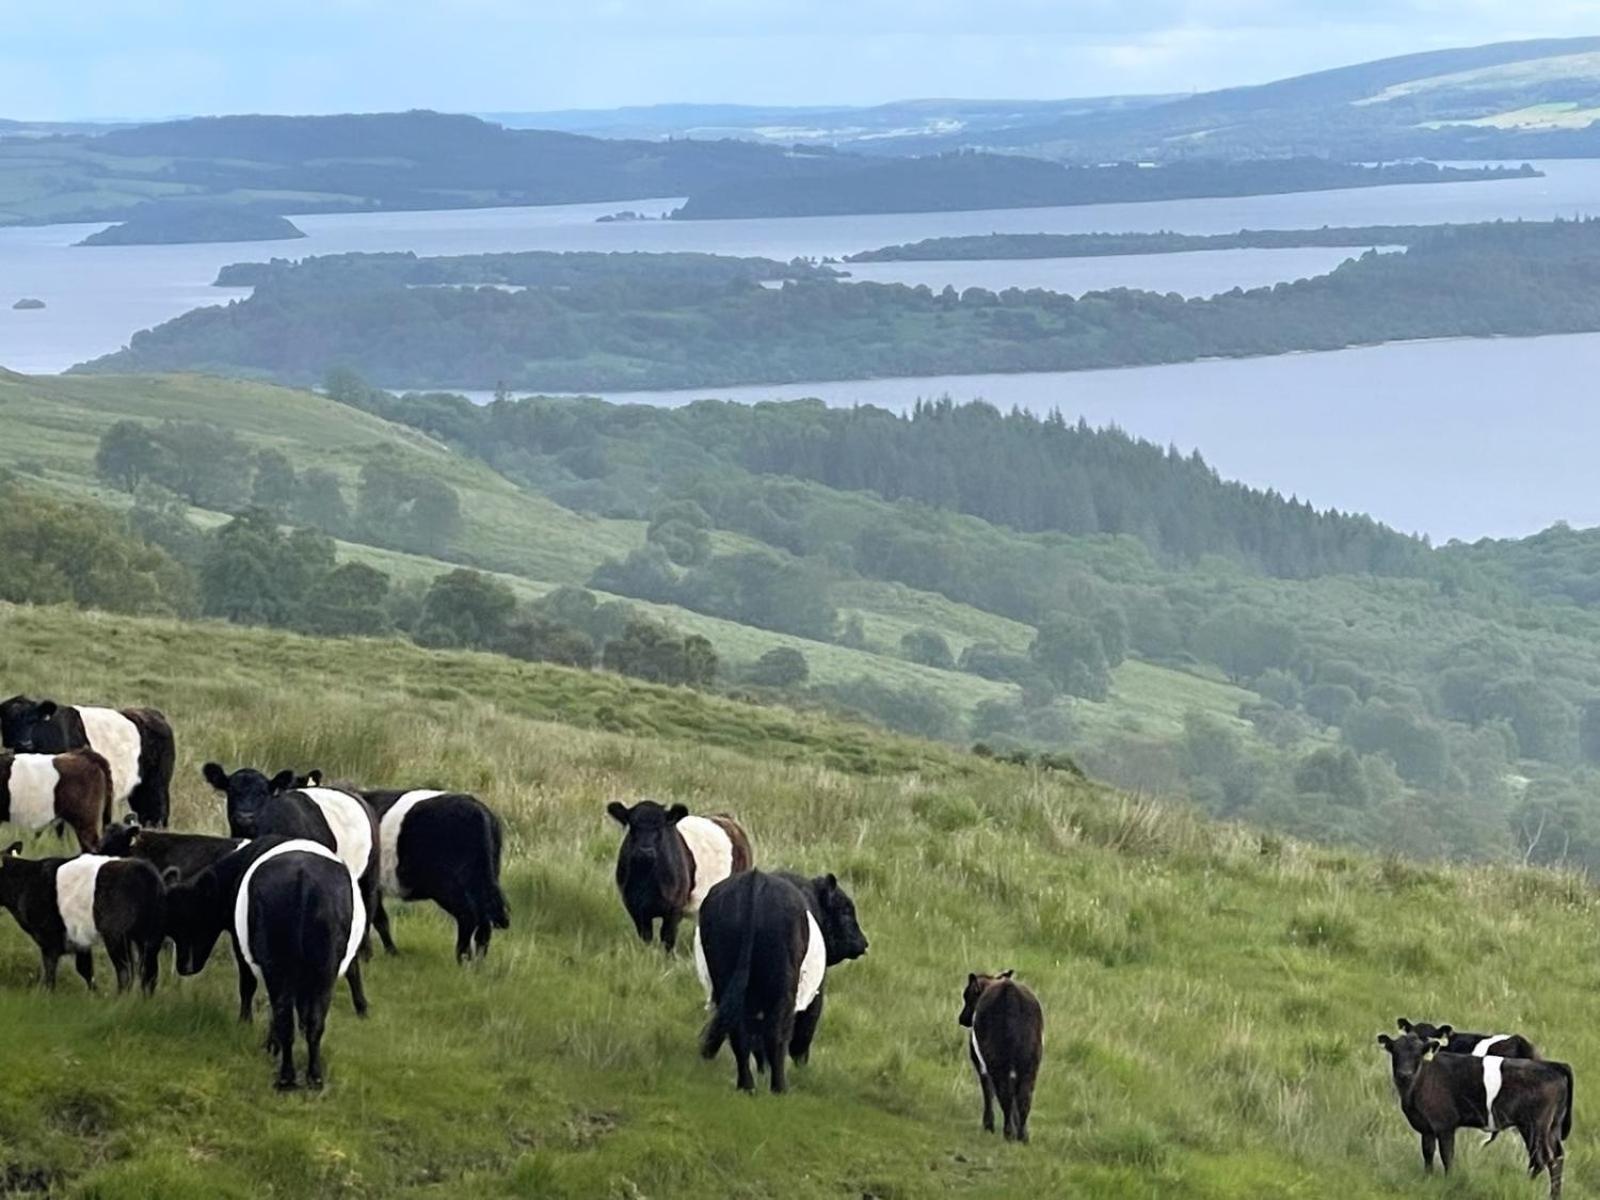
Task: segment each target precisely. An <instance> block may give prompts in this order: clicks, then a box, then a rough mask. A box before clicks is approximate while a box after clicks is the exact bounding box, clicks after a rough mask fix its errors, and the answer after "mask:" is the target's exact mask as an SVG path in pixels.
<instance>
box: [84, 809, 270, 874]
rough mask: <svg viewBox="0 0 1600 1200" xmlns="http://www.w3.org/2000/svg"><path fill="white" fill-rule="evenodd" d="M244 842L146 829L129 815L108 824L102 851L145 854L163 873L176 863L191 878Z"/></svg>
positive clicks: (119, 855)
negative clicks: (112, 823)
mask: <svg viewBox="0 0 1600 1200" xmlns="http://www.w3.org/2000/svg"><path fill="white" fill-rule="evenodd" d="M242 845H244V839H243V838H231V837H213V836H211V835H210V834H206V833H167V832H166V831H165V830H160V829H145V828H144V827H143V826H141V825H140V824H139V822H138V821H137V820H136V819H135V818H133V817H128V818H126V819H124V820H122V821H119V822H117V823H116V824H114V825H109V826H107V827H106V831H105V834H104V836H102V837H101V839H100V853H101V854H104V855H107V856H109V857H111V858H142V859H144V860H145V862H147V863H149V864H150V865H151V866H153V867H155V869H156V870H157V871H159V872H161V873H162V874H163V875H165V874H166V871H167V868H168V867H176V868H177V869H178V878H179V879H184V880H188V879H193V878H194V877H195V876H196V875H198V874H199V873H200V872H201V871H203V870H205V869H206V868H207V867H209V866H210V865H211V864H212V863H214V862H217V861H219V860H220V859H224V858H227V857H228V855H230V854H232V853H233V852H234V851H235V850H237V849H238V848H239V847H240V846H242Z"/></svg>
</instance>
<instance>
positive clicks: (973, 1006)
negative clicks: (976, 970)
mask: <svg viewBox="0 0 1600 1200" xmlns="http://www.w3.org/2000/svg"><path fill="white" fill-rule="evenodd" d="M1013 974H1015V972H1013V971H1001V972H1000V974H998V975H978V974H969V975H968V976H967V986H966V989H965V990H964V991H962V993H961V1015H960V1016H959V1017H957V1018H956V1021H957V1022H959V1023H960V1024H962V1025H965V1026H966V1027H967V1028H968V1029H971V1028H972V1018H973V1015H974V1014H975V1013H976V1012H977V1010H978V997H979V996H982V995H983V994H984V992H986V991H988V990H989V989H990V988H991V987H993V986H994V985H995V984H997V983H999V982H1000V981H1001V980H1002V979H1010V978H1011V976H1012V975H1013Z"/></svg>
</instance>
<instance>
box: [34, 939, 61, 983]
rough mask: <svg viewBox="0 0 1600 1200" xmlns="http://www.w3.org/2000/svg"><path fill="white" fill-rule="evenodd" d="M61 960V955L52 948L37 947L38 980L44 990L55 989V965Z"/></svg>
mask: <svg viewBox="0 0 1600 1200" xmlns="http://www.w3.org/2000/svg"><path fill="white" fill-rule="evenodd" d="M60 962H61V955H60V954H58V953H56V952H55V951H54V950H47V949H46V948H45V947H43V946H40V947H39V982H40V983H41V984H43V985H44V987H45V988H46V990H48V991H52V992H53V991H55V990H56V967H57V966H58V965H59V964H60Z"/></svg>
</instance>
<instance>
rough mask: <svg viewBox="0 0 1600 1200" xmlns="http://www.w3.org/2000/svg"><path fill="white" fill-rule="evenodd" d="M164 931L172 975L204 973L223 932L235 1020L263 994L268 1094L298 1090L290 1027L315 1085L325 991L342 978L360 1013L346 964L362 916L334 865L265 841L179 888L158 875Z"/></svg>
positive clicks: (357, 971) (293, 841) (357, 898)
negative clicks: (235, 997)
mask: <svg viewBox="0 0 1600 1200" xmlns="http://www.w3.org/2000/svg"><path fill="white" fill-rule="evenodd" d="M167 881H168V894H167V902H168V907H169V910H170V915H169V928H170V930H171V933H172V938H173V941H174V942H176V943H177V948H178V955H177V962H178V973H179V974H180V975H193V974H195V973H197V972H198V971H200V969H201V968H203V967H204V966H205V965H206V960H207V959H209V958H210V957H211V951H212V949H213V948H214V947H215V946H216V944H217V939H218V938H219V937H221V936H222V931H223V929H227V931H228V933H229V935H230V936H231V938H232V940H233V952H234V959H235V961H236V962H237V963H238V967H239V1019H240V1020H241V1021H249V1020H250V1019H251V1017H252V1015H253V1011H252V1010H253V1008H254V1005H255V996H256V988H257V987H258V986H261V987H265V988H266V989H267V1000H268V1002H269V1004H270V1005H271V1008H272V1028H271V1032H270V1033H269V1034H268V1036H267V1049H268V1050H270V1051H272V1052H273V1053H275V1054H277V1055H278V1056H279V1065H278V1078H277V1086H278V1087H279V1088H280V1089H287V1088H293V1087H296V1086H298V1084H299V1079H298V1076H297V1075H296V1073H295V1065H294V1034H295V1019H296V1017H297V1016H298V1018H299V1022H300V1032H301V1033H302V1034H303V1035H304V1036H305V1039H306V1055H307V1062H306V1082H307V1083H308V1084H310V1085H311V1086H312V1087H314V1088H318V1087H321V1086H322V1031H323V1027H324V1026H325V1024H326V1022H327V1018H328V1003H329V1001H330V999H331V998H332V996H333V985H334V984H335V983H337V982H338V979H339V976H341V975H344V976H345V977H346V978H347V979H348V981H349V983H350V991H351V994H352V995H355V996H356V997H358V999H357V1011H358V1012H364V1011H365V1009H366V999H365V995H364V993H363V991H362V987H361V964H360V963H359V962H357V961H356V952H357V950H359V949H360V946H361V938H362V934H363V931H364V930H365V929H366V924H367V916H366V912H365V911H364V908H363V905H362V902H361V892H360V890H359V889H358V888H357V887H356V884H355V879H354V878H353V877H352V876H351V874H350V871H349V869H348V867H346V865H345V864H344V862H343V861H342V860H341V859H340V858H339V857H338V856H337V855H335V854H334V853H333V851H331V850H329V849H328V848H327V847H326V846H323V845H322V844H321V843H319V842H313V841H308V840H307V839H305V838H291V837H281V836H276V835H273V836H267V837H261V838H257V839H255V840H254V841H251V842H248V843H246V844H245V845H244V846H242V847H240V848H239V849H238V850H236V851H234V852H233V853H232V854H230V855H228V856H227V857H226V858H224V859H222V860H220V861H219V862H216V863H213V864H212V865H211V866H209V867H206V868H205V869H204V870H203V871H201V872H200V873H199V874H198V875H196V876H195V877H194V878H193V879H191V880H189V881H188V882H183V881H181V880H180V879H179V878H178V868H177V867H168V868H167Z"/></svg>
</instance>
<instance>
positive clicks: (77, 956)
mask: <svg viewBox="0 0 1600 1200" xmlns="http://www.w3.org/2000/svg"><path fill="white" fill-rule="evenodd" d="M72 965H73V966H74V967H76V968H77V970H78V974H79V975H82V976H83V981H84V983H86V984H88V985H89V990H90V991H91V992H92V991H94V955H92V954H90V953H89V952H88V951H87V950H74V951H73V953H72Z"/></svg>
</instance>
